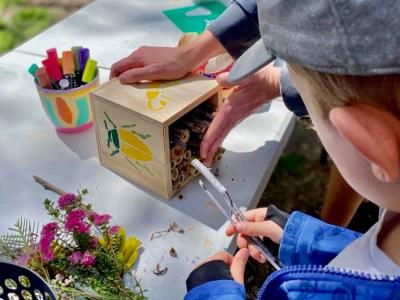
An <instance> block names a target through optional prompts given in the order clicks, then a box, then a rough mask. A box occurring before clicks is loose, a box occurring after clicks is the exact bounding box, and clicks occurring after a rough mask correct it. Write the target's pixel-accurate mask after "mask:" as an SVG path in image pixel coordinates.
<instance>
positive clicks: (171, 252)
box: [169, 247, 178, 257]
mask: <svg viewBox="0 0 400 300" xmlns="http://www.w3.org/2000/svg"><path fill="white" fill-rule="evenodd" d="M169 255H170V256H172V257H178V253H176V250H175V249H174V247H171V249H169Z"/></svg>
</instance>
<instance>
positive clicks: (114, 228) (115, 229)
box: [108, 225, 120, 234]
mask: <svg viewBox="0 0 400 300" xmlns="http://www.w3.org/2000/svg"><path fill="white" fill-rule="evenodd" d="M119 228H120V226H119V225H114V226H111V228H110V229H109V230H108V233H109V234H117V233H118V232H119Z"/></svg>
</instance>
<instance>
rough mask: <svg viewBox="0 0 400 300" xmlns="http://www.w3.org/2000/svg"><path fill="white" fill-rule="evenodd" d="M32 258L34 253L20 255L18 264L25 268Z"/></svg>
mask: <svg viewBox="0 0 400 300" xmlns="http://www.w3.org/2000/svg"><path fill="white" fill-rule="evenodd" d="M31 258H32V254H26V253H25V254H22V255H20V256H18V258H17V261H16V263H17V265H18V266H20V267H23V268H26V267H27V266H28V262H29V260H30V259H31Z"/></svg>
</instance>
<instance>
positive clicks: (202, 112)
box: [194, 107, 216, 122]
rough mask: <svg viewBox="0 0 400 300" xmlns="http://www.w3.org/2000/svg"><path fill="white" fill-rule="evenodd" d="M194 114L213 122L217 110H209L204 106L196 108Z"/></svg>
mask: <svg viewBox="0 0 400 300" xmlns="http://www.w3.org/2000/svg"><path fill="white" fill-rule="evenodd" d="M194 114H195V115H197V116H199V117H200V118H204V119H206V120H207V121H210V122H211V121H212V120H213V119H214V117H215V114H216V113H215V111H209V110H207V109H204V108H202V107H198V108H196V109H195V110H194Z"/></svg>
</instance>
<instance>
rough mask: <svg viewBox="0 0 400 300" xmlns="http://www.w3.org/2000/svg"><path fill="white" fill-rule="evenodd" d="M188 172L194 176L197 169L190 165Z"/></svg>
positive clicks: (196, 173) (197, 172) (197, 173)
mask: <svg viewBox="0 0 400 300" xmlns="http://www.w3.org/2000/svg"><path fill="white" fill-rule="evenodd" d="M189 174H190V175H191V176H193V177H194V176H197V175H199V171H198V170H197V169H196V168H195V167H190V171H189Z"/></svg>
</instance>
